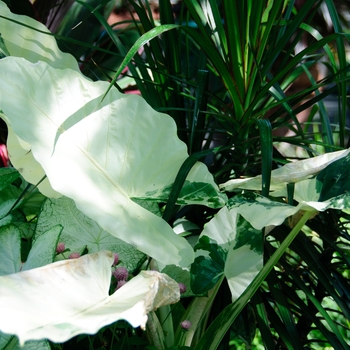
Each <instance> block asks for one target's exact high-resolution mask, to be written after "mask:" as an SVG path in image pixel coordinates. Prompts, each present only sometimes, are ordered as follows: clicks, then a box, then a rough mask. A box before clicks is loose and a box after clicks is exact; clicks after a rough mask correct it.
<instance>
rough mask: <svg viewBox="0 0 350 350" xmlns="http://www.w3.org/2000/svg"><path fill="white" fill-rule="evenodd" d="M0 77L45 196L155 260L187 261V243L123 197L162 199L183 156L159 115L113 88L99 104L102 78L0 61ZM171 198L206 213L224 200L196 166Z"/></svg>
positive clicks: (7, 110) (6, 105) (172, 128)
mask: <svg viewBox="0 0 350 350" xmlns="http://www.w3.org/2000/svg"><path fill="white" fill-rule="evenodd" d="M0 77H1V79H2V84H1V86H0V105H1V108H2V110H3V111H4V114H5V115H6V118H7V120H8V121H9V123H10V124H11V127H12V129H13V131H14V132H15V134H16V135H17V136H18V137H19V138H20V139H21V140H23V141H24V142H27V143H28V144H29V145H30V146H31V151H32V153H33V156H34V158H35V159H36V160H37V161H38V162H39V163H40V164H41V166H42V167H43V169H44V170H45V173H46V175H47V177H48V179H49V180H50V183H51V186H52V187H53V189H54V190H55V191H57V192H59V193H61V194H64V195H66V196H67V197H70V198H72V199H74V201H75V202H76V204H77V207H78V208H79V209H80V210H81V211H83V212H84V213H85V214H86V215H88V216H89V217H91V218H92V219H94V220H95V221H97V222H98V223H99V225H101V227H103V228H104V229H105V230H106V231H108V232H109V233H111V234H112V235H114V236H116V237H118V238H120V239H122V240H124V241H126V242H128V243H130V244H132V245H134V246H135V247H136V248H137V249H139V250H141V251H142V252H144V253H146V254H148V255H151V256H152V257H154V258H156V259H157V260H159V261H161V262H163V263H166V264H170V263H173V264H177V265H182V266H188V265H189V264H190V263H191V262H192V259H193V250H192V248H191V247H190V245H189V244H188V243H187V241H186V240H185V239H183V238H181V237H179V236H176V235H175V234H174V232H173V231H172V230H171V228H170V226H168V225H167V224H166V222H164V220H162V219H161V218H159V217H157V216H155V215H154V214H152V213H150V212H149V211H147V210H145V209H144V208H142V207H140V206H139V205H137V204H136V203H135V202H134V201H133V200H132V199H133V198H135V199H145V197H148V198H149V199H153V200H160V201H163V199H164V198H163V192H164V191H165V193H168V190H169V187H170V186H171V185H172V183H173V182H174V180H175V177H176V174H177V172H178V170H179V169H180V167H181V165H182V163H183V162H184V160H185V159H186V158H187V157H188V155H187V152H186V145H185V144H184V143H183V142H181V141H180V140H179V139H178V138H177V135H176V125H175V123H174V121H173V120H172V119H171V118H170V117H169V116H167V115H165V114H161V113H158V112H155V111H154V110H153V109H152V108H151V107H149V106H148V105H147V104H146V102H145V101H144V100H143V99H142V98H141V97H139V96H135V95H133V96H131V95H123V94H121V93H119V92H118V91H117V90H116V89H114V88H113V89H112V90H111V91H110V93H109V94H108V95H107V97H106V98H105V99H104V100H103V102H102V103H100V101H101V97H102V96H103V95H104V92H105V91H106V89H107V88H108V86H109V84H108V83H107V82H91V81H89V80H86V79H85V78H84V77H83V76H82V75H81V74H79V73H77V72H75V71H73V70H69V69H66V70H58V69H53V68H51V67H50V66H48V65H47V64H45V63H44V62H41V63H37V64H35V65H33V64H31V63H30V62H28V61H26V60H23V59H20V58H15V57H6V58H4V59H2V60H1V61H0ZM15 77H17V78H18V79H17V80H16V79H15ZM33 86H34V87H35V88H33ZM12 101H16V103H13V102H12ZM208 194H210V196H208ZM179 200H180V201H183V202H186V203H196V204H204V205H208V206H210V207H220V206H222V205H223V204H224V203H225V201H224V199H223V198H222V195H221V194H220V193H219V191H218V188H217V186H216V184H215V183H214V180H213V177H212V176H211V175H210V173H209V172H208V170H207V168H206V166H205V165H204V164H203V163H199V162H198V163H196V164H195V166H194V167H193V168H192V170H191V171H190V173H189V175H188V177H187V180H186V185H185V190H184V193H183V196H182V197H180V199H179Z"/></svg>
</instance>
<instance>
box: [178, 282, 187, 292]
mask: <svg viewBox="0 0 350 350" xmlns="http://www.w3.org/2000/svg"><path fill="white" fill-rule="evenodd" d="M179 288H180V294H183V293H185V292H186V289H187V288H186V284H184V283H179Z"/></svg>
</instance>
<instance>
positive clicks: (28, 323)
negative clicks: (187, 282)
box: [0, 251, 180, 344]
mask: <svg viewBox="0 0 350 350" xmlns="http://www.w3.org/2000/svg"><path fill="white" fill-rule="evenodd" d="M113 260H114V256H113V253H111V252H107V251H100V252H99V253H95V254H89V255H85V256H83V257H81V258H78V259H71V260H66V261H60V262H56V263H53V264H49V265H46V266H44V267H40V268H37V269H33V270H29V271H24V272H19V273H16V274H12V275H7V276H1V277H0V294H1V299H0V309H1V316H2V317H1V318H0V330H1V331H2V332H4V333H7V334H15V335H17V336H18V338H19V340H20V343H21V344H23V343H24V342H26V341H28V340H39V339H49V340H51V341H53V342H64V341H67V340H68V339H70V338H71V337H73V336H75V335H77V334H82V333H85V334H94V333H96V332H97V331H98V330H99V329H100V328H102V327H103V326H106V325H108V324H110V323H113V322H115V321H117V320H121V319H122V320H126V321H127V322H129V323H130V324H131V325H132V326H133V327H138V326H141V327H142V328H144V327H145V325H146V321H147V313H148V312H150V311H151V310H154V309H156V308H158V307H160V306H162V305H167V304H171V303H174V302H177V301H178V300H179V296H180V292H179V287H178V284H177V283H176V282H175V281H174V280H172V279H171V278H169V277H168V276H166V275H164V274H160V273H158V272H156V271H143V272H141V274H140V275H138V276H136V277H134V278H133V279H131V280H130V281H129V282H127V283H126V284H125V285H124V286H123V287H121V288H120V289H118V290H117V291H116V292H115V293H114V294H112V295H110V296H109V294H108V292H109V286H110V281H111V265H112V263H113Z"/></svg>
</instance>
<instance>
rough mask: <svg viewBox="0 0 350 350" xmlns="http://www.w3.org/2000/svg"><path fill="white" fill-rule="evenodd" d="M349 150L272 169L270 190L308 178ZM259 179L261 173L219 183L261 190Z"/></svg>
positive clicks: (226, 187) (225, 185)
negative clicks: (251, 176)
mask: <svg viewBox="0 0 350 350" xmlns="http://www.w3.org/2000/svg"><path fill="white" fill-rule="evenodd" d="M349 152H350V150H343V151H337V152H332V153H326V154H322V155H320V156H317V157H313V158H308V159H304V160H301V161H297V162H293V163H288V164H286V165H284V166H283V167H281V168H278V169H276V170H273V171H272V172H271V185H270V191H276V190H280V189H285V187H286V185H287V184H288V183H295V182H298V181H301V180H305V179H308V178H310V177H312V176H313V175H315V174H317V173H318V172H320V171H321V170H322V169H324V168H325V167H327V166H328V165H329V164H331V163H332V162H334V161H336V160H337V159H340V158H342V157H345V156H347V155H348V154H349ZM261 181H262V178H261V175H258V176H255V177H253V178H246V179H234V180H229V181H227V182H226V183H224V184H222V185H220V187H221V188H223V189H225V190H226V191H234V190H238V189H246V190H256V191H261Z"/></svg>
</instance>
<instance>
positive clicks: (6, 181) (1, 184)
mask: <svg viewBox="0 0 350 350" xmlns="http://www.w3.org/2000/svg"><path fill="white" fill-rule="evenodd" d="M19 176H20V175H19V172H18V171H17V170H16V169H13V168H0V191H1V190H3V189H4V188H5V187H6V186H8V185H10V184H11V183H12V182H13V181H15V180H16V179H18V178H19Z"/></svg>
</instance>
